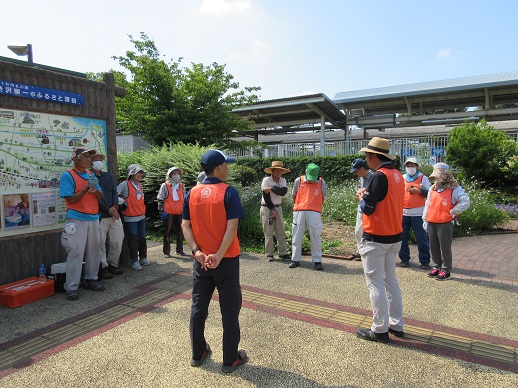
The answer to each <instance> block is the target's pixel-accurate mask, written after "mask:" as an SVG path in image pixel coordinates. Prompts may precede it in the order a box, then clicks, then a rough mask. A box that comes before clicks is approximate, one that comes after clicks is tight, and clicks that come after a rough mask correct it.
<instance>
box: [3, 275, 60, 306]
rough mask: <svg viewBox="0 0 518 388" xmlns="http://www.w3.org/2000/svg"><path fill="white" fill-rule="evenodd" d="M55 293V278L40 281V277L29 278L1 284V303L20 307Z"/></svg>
mask: <svg viewBox="0 0 518 388" xmlns="http://www.w3.org/2000/svg"><path fill="white" fill-rule="evenodd" d="M52 295H54V280H52V279H47V280H46V282H45V283H40V278H36V277H34V278H28V279H23V280H19V281H17V282H14V283H9V284H5V285H3V286H0V305H2V306H8V307H11V308H15V307H20V306H23V305H24V304H28V303H31V302H34V301H36V300H40V299H43V298H46V297H47V296H52Z"/></svg>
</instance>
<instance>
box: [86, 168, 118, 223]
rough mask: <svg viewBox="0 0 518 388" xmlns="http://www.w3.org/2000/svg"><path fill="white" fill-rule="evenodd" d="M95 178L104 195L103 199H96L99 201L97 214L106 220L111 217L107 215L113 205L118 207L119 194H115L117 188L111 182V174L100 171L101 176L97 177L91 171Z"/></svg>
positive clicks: (112, 181)
mask: <svg viewBox="0 0 518 388" xmlns="http://www.w3.org/2000/svg"><path fill="white" fill-rule="evenodd" d="M92 173H94V174H95V175H96V176H97V178H99V186H101V190H102V192H103V193H104V197H103V198H98V201H99V213H100V215H101V218H108V217H111V215H110V214H109V213H108V212H109V211H110V208H111V207H112V206H113V205H117V206H118V203H119V202H118V201H119V194H118V193H117V186H116V185H115V181H114V180H113V178H112V176H111V174H109V173H107V172H104V171H101V175H97V173H96V172H95V171H92Z"/></svg>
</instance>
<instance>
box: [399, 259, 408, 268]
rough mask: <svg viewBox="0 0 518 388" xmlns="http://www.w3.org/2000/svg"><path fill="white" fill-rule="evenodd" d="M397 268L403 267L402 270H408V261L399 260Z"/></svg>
mask: <svg viewBox="0 0 518 388" xmlns="http://www.w3.org/2000/svg"><path fill="white" fill-rule="evenodd" d="M399 266H400V267H403V268H408V267H410V263H409V262H408V260H401V263H399Z"/></svg>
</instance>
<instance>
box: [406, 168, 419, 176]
mask: <svg viewBox="0 0 518 388" xmlns="http://www.w3.org/2000/svg"><path fill="white" fill-rule="evenodd" d="M405 170H406V173H407V174H408V175H410V176H414V175H415V173H416V172H417V168H415V167H407V168H405Z"/></svg>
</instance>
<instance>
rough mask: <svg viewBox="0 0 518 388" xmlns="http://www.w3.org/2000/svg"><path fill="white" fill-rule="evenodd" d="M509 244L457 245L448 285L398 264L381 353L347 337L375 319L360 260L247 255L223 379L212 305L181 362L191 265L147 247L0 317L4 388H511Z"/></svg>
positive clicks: (517, 288) (517, 337) (512, 265)
mask: <svg viewBox="0 0 518 388" xmlns="http://www.w3.org/2000/svg"><path fill="white" fill-rule="evenodd" d="M517 242H518V235H517V234H507V235H493V236H477V237H464V238H457V239H455V240H454V244H453V252H454V268H455V269H454V271H453V272H452V273H453V279H452V280H449V281H446V282H439V281H436V280H433V279H429V278H427V277H426V272H425V271H423V270H419V269H418V267H417V268H416V267H415V266H413V267H411V269H410V270H408V269H407V268H398V269H397V273H398V278H399V281H400V285H401V289H402V292H403V299H404V300H403V302H404V309H405V311H404V317H405V322H406V327H405V331H406V333H407V339H405V340H401V339H394V340H393V341H392V343H391V344H389V345H383V344H378V343H370V342H367V341H363V340H361V339H358V338H357V337H356V336H355V334H354V333H355V331H356V329H357V328H358V327H365V328H368V327H369V326H370V323H371V320H370V317H371V311H370V302H369V297H368V291H367V287H366V285H365V279H364V276H363V271H362V267H361V263H360V262H355V261H343V260H334V259H324V271H314V270H313V269H312V265H311V263H310V262H309V261H308V258H306V257H304V258H303V262H302V265H301V267H300V268H296V269H289V268H287V263H286V262H279V261H278V262H273V263H268V262H266V258H265V257H263V255H259V254H243V255H242V258H241V283H242V288H243V299H244V301H243V309H242V310H241V331H242V338H241V347H242V348H244V349H246V350H247V352H248V355H249V357H250V361H249V363H248V364H246V365H245V366H243V367H240V368H239V369H238V370H236V372H234V373H233V374H232V375H225V374H223V373H222V372H221V371H220V366H221V360H222V354H221V336H222V330H221V317H220V314H219V308H218V305H217V301H214V302H213V303H212V304H211V309H210V314H209V319H208V322H207V328H206V336H207V339H208V342H209V343H210V344H211V347H212V349H213V354H212V355H211V356H210V357H209V359H208V360H207V361H206V363H205V364H204V365H203V366H202V367H201V368H192V367H190V366H189V363H188V361H189V359H190V356H191V355H190V346H189V331H188V320H189V309H190V291H191V277H190V268H191V259H190V258H181V257H174V258H172V259H164V258H162V255H161V249H160V246H155V247H152V248H150V250H149V257H150V260H151V261H152V265H151V266H149V267H145V268H144V270H143V271H141V272H133V271H131V270H130V269H129V267H127V266H126V268H125V269H126V271H125V273H124V274H123V275H122V276H119V277H116V278H115V279H113V280H107V281H105V282H104V283H105V285H106V288H107V290H106V291H105V292H102V293H95V292H91V291H84V290H81V298H80V299H79V300H78V301H76V302H69V301H67V300H66V299H65V297H64V295H63V294H56V295H55V296H54V297H51V298H47V299H43V300H41V301H38V302H35V303H31V304H29V305H26V306H23V307H20V308H17V309H8V308H5V307H0V327H2V328H4V330H2V331H0V344H1V349H0V387H4V386H5V387H21V386H35V385H38V386H39V385H45V386H49V387H58V386H59V387H63V386H77V385H83V386H85V385H87V386H92V387H108V386H110V387H112V386H118V387H125V386H127V387H130V386H131V387H135V386H137V387H140V386H157V387H172V386H179V387H180V386H181V387H195V386H205V387H207V386H214V387H215V386H218V387H219V386H232V387H281V386H282V387H295V386H296V387H325V386H332V387H343V386H345V387H379V386H393V387H395V386H408V387H414V386H415V387H417V386H419V387H432V386H434V387H435V386H437V385H443V386H453V385H455V386H457V387H473V386H484V387H485V386H495V387H497V386H498V387H500V386H501V387H507V386H517V385H518V374H517V372H518V356H517V348H518V325H516V311H518V298H517V297H516V296H517V293H518V278H517V275H516V260H517V258H516V255H513V253H512V252H513V249H515V247H516V243H517ZM414 248H415V247H412V249H414ZM413 261H415V259H414V260H413ZM477 265H479V266H480V267H479V268H477ZM505 269H507V271H506V270H505ZM513 269H514V272H513Z"/></svg>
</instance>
